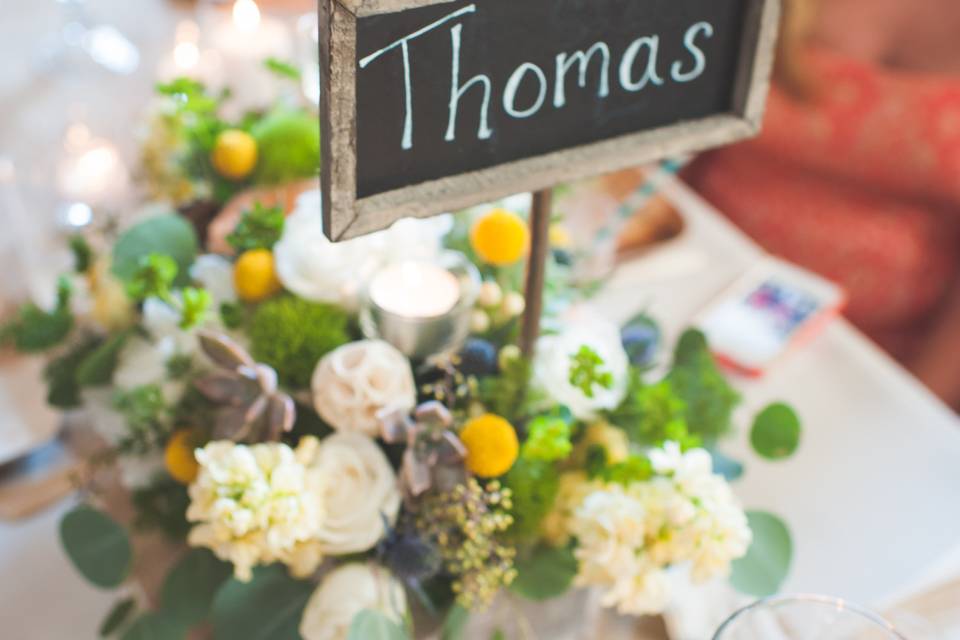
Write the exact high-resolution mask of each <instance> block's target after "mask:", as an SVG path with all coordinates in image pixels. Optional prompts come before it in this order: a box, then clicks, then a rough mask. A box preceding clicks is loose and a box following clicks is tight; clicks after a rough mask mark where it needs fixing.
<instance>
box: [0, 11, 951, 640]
mask: <svg viewBox="0 0 960 640" xmlns="http://www.w3.org/2000/svg"><path fill="white" fill-rule="evenodd" d="M0 2H2V3H3V4H4V5H6V4H7V3H8V2H12V0H0ZM90 5H91V8H92V9H93V11H94V12H95V13H99V15H101V16H102V17H108V18H109V19H110V21H111V22H114V23H116V24H117V25H119V26H120V27H121V29H123V30H124V31H125V32H126V33H127V34H128V35H130V36H131V37H132V38H133V39H134V40H135V41H136V42H137V44H138V46H140V48H141V53H142V55H143V60H144V62H143V65H142V67H141V72H140V73H139V74H138V75H135V76H132V77H127V78H120V77H116V76H111V75H110V74H108V73H107V72H105V71H103V72H101V71H99V70H97V69H86V70H85V71H84V74H73V73H62V74H56V75H53V76H43V77H38V76H35V75H32V74H31V72H30V67H29V65H28V64H22V65H21V64H9V65H6V66H5V67H4V69H3V70H2V72H0V154H8V155H10V156H11V157H12V158H13V159H14V160H16V162H17V163H18V167H22V171H21V175H22V176H25V181H24V183H25V198H26V199H27V200H28V202H29V203H30V204H31V206H33V207H35V210H36V212H37V215H38V216H48V219H52V215H53V207H54V205H55V201H54V199H53V198H52V197H51V196H50V194H49V176H50V172H51V171H52V168H53V164H52V163H53V160H52V158H53V156H54V150H56V149H57V148H58V144H59V140H60V137H61V135H62V132H63V130H64V127H65V126H66V124H67V122H68V119H67V118H68V116H69V115H70V113H73V112H84V113H86V114H87V116H88V119H89V120H90V121H91V123H92V126H93V127H94V128H95V130H96V131H97V132H98V133H100V134H101V135H105V136H107V137H110V138H111V139H113V140H114V141H116V142H118V144H120V146H121V149H122V150H123V151H124V153H125V155H126V157H127V158H128V160H131V161H132V159H133V158H134V154H135V139H134V137H133V136H131V135H130V134H131V132H132V131H133V130H135V129H136V123H137V122H139V118H140V117H142V115H143V113H144V109H145V106H146V104H147V100H148V97H149V92H150V87H151V85H152V77H151V73H150V70H151V69H152V68H153V67H155V64H156V61H157V60H158V59H159V56H160V54H161V52H163V51H166V50H167V48H168V47H169V46H170V44H171V42H172V38H173V35H172V34H173V26H174V25H175V23H176V20H177V19H179V17H182V16H183V15H185V13H184V12H185V9H183V8H182V5H171V4H168V3H165V2H161V1H160V0H137V2H134V3H131V2H120V1H119V0H92V1H91V2H90ZM177 6H180V7H181V8H179V9H178V8H176V7H177ZM4 8H8V9H9V10H8V11H7V12H5V15H7V16H8V18H9V19H5V20H4V21H3V22H2V24H0V43H2V44H0V47H2V50H0V53H3V54H4V55H5V59H7V60H22V59H24V56H25V55H28V54H29V52H30V51H31V50H32V49H33V47H34V46H35V44H36V42H37V36H38V34H42V33H45V32H47V31H48V30H50V29H52V28H53V27H54V26H55V25H56V24H57V13H56V6H55V3H53V2H35V3H18V5H17V7H16V10H14V9H13V8H12V7H4ZM91 83H94V84H95V85H96V86H97V87H98V91H97V92H91V91H89V87H90V86H93V85H92V84H91ZM71 105H75V106H71ZM663 181H664V189H665V192H666V193H667V194H668V196H669V198H670V199H671V200H672V202H674V204H675V205H676V206H677V207H678V208H679V209H680V210H681V211H682V212H683V213H684V216H685V217H686V219H687V221H688V228H687V230H686V232H685V233H684V234H683V235H682V236H681V237H680V238H678V239H676V240H674V241H672V242H670V243H668V244H666V245H664V246H662V247H660V248H658V249H655V250H654V251H652V252H650V253H648V254H646V255H644V256H643V257H642V258H641V259H638V260H635V261H631V262H629V263H627V264H625V265H623V266H622V267H621V268H620V269H618V271H617V272H616V273H615V274H614V276H613V278H612V279H611V281H610V283H609V285H608V286H607V288H606V290H605V291H604V292H603V293H602V294H601V295H600V297H599V299H598V304H600V305H601V306H602V307H603V309H604V310H605V311H607V312H608V313H609V314H610V315H611V316H614V317H615V318H617V319H626V318H627V317H629V316H630V315H632V314H633V313H635V312H637V311H640V310H646V311H648V312H650V313H652V314H653V315H654V316H656V317H658V318H660V319H662V320H665V321H666V329H667V332H668V334H669V338H670V339H673V338H675V337H676V336H677V335H678V334H679V332H680V331H681V330H682V329H683V327H684V326H685V324H686V322H688V321H689V319H690V318H692V317H693V316H694V315H695V314H696V312H697V311H698V310H700V309H701V308H703V306H704V305H706V304H707V303H708V302H709V301H710V300H711V299H712V298H713V297H714V296H716V295H717V294H718V293H719V292H720V291H722V290H723V289H724V288H725V287H727V286H728V285H729V284H730V283H731V282H732V281H733V280H734V279H735V278H736V277H737V276H738V274H740V273H742V272H743V270H744V269H745V268H747V267H748V266H749V265H750V264H751V262H752V261H754V260H756V259H757V258H758V256H760V255H761V252H760V250H759V249H758V248H757V247H756V246H755V245H754V244H753V243H751V242H750V241H749V240H748V239H747V238H745V237H743V236H742V235H741V234H740V233H739V232H737V231H736V230H735V229H733V228H732V227H731V226H730V225H729V224H727V223H726V222H725V221H724V220H723V219H722V217H720V216H719V215H718V214H717V213H716V212H715V211H713V210H712V209H711V208H710V207H709V206H707V205H706V204H705V203H703V202H702V201H700V200H699V199H698V198H697V197H696V196H695V195H694V194H692V193H691V192H689V191H688V190H687V189H686V188H685V187H683V186H682V185H681V184H679V183H678V182H676V181H674V180H671V179H669V178H666V177H664V178H663ZM738 384H739V386H740V388H741V390H742V391H743V393H744V397H745V406H744V409H743V410H744V415H746V414H747V413H748V412H751V411H755V410H756V409H758V408H760V407H762V406H764V405H765V404H767V403H769V402H772V401H776V400H781V399H783V400H788V401H789V402H790V403H791V404H793V405H794V406H796V407H797V408H798V410H799V412H800V414H801V417H802V418H803V420H804V424H805V431H804V437H803V442H802V445H801V448H800V451H799V453H798V455H797V456H796V457H795V458H793V459H791V460H789V461H787V462H782V463H763V462H759V461H757V460H756V459H755V458H753V457H751V456H750V455H749V453H748V449H749V446H748V444H747V442H746V439H745V433H744V432H743V431H741V433H739V434H738V436H737V437H736V439H735V440H734V441H733V442H732V443H731V444H730V445H729V450H728V453H730V454H731V455H735V456H739V457H741V458H742V459H745V460H748V461H749V464H748V470H747V474H746V475H745V477H744V478H743V479H742V480H741V481H740V482H739V483H738V485H737V491H738V493H739V495H740V496H741V497H742V499H743V501H744V502H745V504H746V505H747V506H748V507H750V508H765V509H769V510H771V511H775V512H777V513H779V514H781V515H783V516H784V517H785V519H786V520H787V521H788V523H789V524H790V527H791V529H792V531H793V533H794V536H795V541H796V559H795V563H794V567H793V571H792V574H791V576H790V578H789V580H788V583H787V585H786V589H787V590H790V591H815V592H824V593H832V594H836V595H841V596H844V597H848V598H851V599H854V600H858V601H860V602H864V603H867V604H872V605H875V606H885V605H888V604H890V603H893V602H897V601H900V600H901V599H902V598H904V597H906V596H909V595H911V594H913V593H916V592H918V591H919V590H921V589H922V588H923V587H925V586H928V585H929V584H931V583H932V582H934V581H935V579H937V578H949V577H953V576H955V575H960V572H958V571H955V567H956V566H960V562H957V561H958V560H960V552H958V550H957V548H958V545H960V509H957V508H956V495H957V491H956V487H958V486H960V464H958V463H957V462H958V461H960V429H958V427H960V423H958V420H957V418H956V417H955V416H954V414H953V413H952V412H950V411H949V410H947V409H946V408H945V407H943V406H942V405H941V404H940V403H939V402H938V401H937V400H936V399H935V398H933V397H932V396H931V395H930V394H929V393H927V392H926V391H925V390H924V389H923V388H922V387H920V385H919V384H917V383H916V382H915V381H914V380H913V379H912V378H911V377H910V376H909V375H908V374H906V373H905V372H904V371H903V370H901V369H900V368H899V367H898V366H897V365H896V364H895V363H893V362H892V361H890V360H889V359H888V358H887V357H886V356H884V355H883V354H882V353H881V352H880V351H879V350H877V349H876V348H875V347H873V346H872V345H871V344H870V343H869V342H867V341H866V340H865V338H863V337H862V336H861V335H860V334H859V333H858V332H856V331H855V330H854V329H853V328H852V327H850V326H849V325H848V324H847V323H846V322H844V321H836V322H834V323H833V324H831V325H830V326H829V327H828V328H827V329H826V330H825V331H824V333H823V334H822V335H820V336H819V337H818V338H817V339H816V340H815V341H814V342H812V343H811V344H810V345H808V346H807V347H805V348H804V349H803V350H801V351H798V352H797V353H795V354H792V355H791V356H790V357H788V358H787V359H786V360H784V361H783V362H782V363H780V364H779V365H778V366H777V367H776V368H775V369H774V370H773V371H772V372H771V373H770V374H769V375H768V376H766V377H765V378H764V379H762V380H759V381H750V382H746V381H743V382H739V383H738ZM41 395H42V394H41V393H40V392H39V391H38V393H37V397H38V398H40V397H41ZM5 397H9V396H4V395H3V394H0V398H5ZM21 400H23V396H21ZM13 415H15V412H13V411H12V410H10V409H9V408H7V407H3V406H0V417H2V418H3V419H4V420H7V419H10V418H11V416H13ZM69 506H70V505H69V503H64V504H61V505H58V506H57V507H55V508H53V509H50V510H48V511H46V512H44V513H41V514H40V515H38V516H36V517H34V518H31V519H29V520H26V521H20V522H14V523H6V522H0V575H3V576H8V577H9V576H16V579H5V580H2V581H0V619H3V620H4V624H5V630H6V631H7V632H8V633H9V634H11V635H10V637H16V638H18V640H34V639H36V640H59V639H60V638H64V639H66V638H71V639H73V638H77V639H80V640H83V639H85V638H94V637H95V636H96V628H97V626H98V624H99V622H100V620H101V619H102V617H103V615H104V614H105V613H106V611H107V610H108V609H109V608H110V606H111V605H112V604H113V602H115V601H116V600H117V599H118V597H119V595H118V594H116V593H110V592H102V591H98V590H96V589H93V588H91V587H89V586H87V585H86V584H85V583H84V582H83V581H82V580H81V579H80V578H79V576H78V575H77V574H76V573H75V571H74V570H73V569H72V567H70V566H69V564H68V561H67V559H66V557H65V556H64V554H63V551H62V550H61V548H60V546H59V541H58V539H57V523H58V521H59V518H60V516H61V515H62V513H63V512H64V511H65V510H66V509H68V508H69ZM954 601H955V599H954ZM947 608H949V607H947ZM945 625H946V623H944V626H941V631H942V632H943V633H942V634H941V635H940V636H937V637H941V638H943V639H944V640H946V639H947V638H951V639H952V638H960V634H956V635H953V633H955V632H952V631H948V629H947V626H945ZM684 640H685V639H684Z"/></svg>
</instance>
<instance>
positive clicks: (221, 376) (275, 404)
mask: <svg viewBox="0 0 960 640" xmlns="http://www.w3.org/2000/svg"><path fill="white" fill-rule="evenodd" d="M197 337H198V339H199V341H200V347H201V348H202V349H203V352H204V353H205V354H206V355H207V357H208V358H209V359H210V360H211V361H212V362H213V364H214V365H216V370H215V371H213V372H212V373H209V374H207V375H205V376H203V377H201V378H198V379H197V380H196V381H195V382H194V385H195V386H196V388H197V390H198V391H200V393H202V394H203V395H204V396H205V397H206V398H207V399H209V400H210V401H211V402H214V403H216V404H217V405H219V406H220V408H219V410H218V411H217V418H216V424H215V426H214V434H213V435H214V438H216V439H220V440H233V441H234V442H265V441H277V440H280V438H281V436H282V435H283V433H284V432H287V431H290V430H291V429H292V428H293V423H294V420H295V419H296V407H295V405H294V403H293V399H292V398H291V397H290V396H289V395H287V394H286V393H284V392H283V391H281V390H280V388H279V386H278V383H277V372H276V371H274V370H273V369H272V368H271V367H269V366H267V365H265V364H261V363H257V362H256V361H254V359H253V358H252V357H251V356H250V354H249V353H247V351H246V350H245V349H244V348H243V347H241V346H240V345H239V344H237V343H236V342H234V341H233V340H231V339H230V338H228V337H227V336H225V335H223V334H222V333H217V332H214V331H200V332H198V333H197Z"/></svg>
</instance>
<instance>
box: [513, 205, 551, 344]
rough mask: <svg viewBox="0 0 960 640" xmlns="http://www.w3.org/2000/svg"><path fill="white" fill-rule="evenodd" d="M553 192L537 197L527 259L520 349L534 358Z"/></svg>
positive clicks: (532, 215) (548, 246)
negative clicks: (525, 301)
mask: <svg viewBox="0 0 960 640" xmlns="http://www.w3.org/2000/svg"><path fill="white" fill-rule="evenodd" d="M552 204H553V191H552V190H550V189H545V190H543V191H537V192H535V193H534V194H533V208H532V210H531V212H530V233H531V235H530V257H529V259H528V260H527V281H526V288H525V289H524V295H525V297H526V300H527V304H526V309H525V310H524V312H523V328H522V332H521V334H520V349H522V350H523V355H525V356H527V357H530V356H532V355H533V349H534V346H535V345H536V343H537V338H538V337H539V336H540V316H541V315H542V314H543V285H544V280H545V278H546V271H547V252H548V251H549V250H550V213H551V209H552Z"/></svg>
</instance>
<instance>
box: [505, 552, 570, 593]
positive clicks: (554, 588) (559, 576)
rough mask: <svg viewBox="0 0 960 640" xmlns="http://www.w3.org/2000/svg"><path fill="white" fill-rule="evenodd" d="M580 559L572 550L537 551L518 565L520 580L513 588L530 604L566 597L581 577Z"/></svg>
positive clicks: (517, 580) (515, 581)
mask: <svg viewBox="0 0 960 640" xmlns="http://www.w3.org/2000/svg"><path fill="white" fill-rule="evenodd" d="M577 570H578V566H577V559H576V558H574V557H573V552H572V551H570V550H569V549H549V548H540V549H537V550H536V551H535V552H534V553H533V555H532V556H530V557H529V558H527V559H525V560H522V561H520V562H518V563H517V579H516V580H514V581H513V584H512V585H510V588H511V589H512V590H513V591H514V592H516V593H518V594H520V595H521V596H523V597H524V598H528V599H530V600H547V599H549V598H555V597H557V596H560V595H563V594H564V593H565V592H566V591H567V589H569V588H570V584H571V583H572V582H573V579H574V577H576V575H577Z"/></svg>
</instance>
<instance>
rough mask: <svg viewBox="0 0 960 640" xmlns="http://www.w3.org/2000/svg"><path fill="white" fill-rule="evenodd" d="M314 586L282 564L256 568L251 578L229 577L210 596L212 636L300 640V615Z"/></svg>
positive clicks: (230, 639) (229, 639)
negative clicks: (292, 576) (213, 595)
mask: <svg viewBox="0 0 960 640" xmlns="http://www.w3.org/2000/svg"><path fill="white" fill-rule="evenodd" d="M313 589H314V585H313V583H311V582H307V581H305V580H295V579H293V578H291V577H290V576H289V575H288V574H287V570H286V569H285V568H284V567H283V566H281V565H272V566H269V567H262V568H259V569H257V570H255V571H254V573H253V578H252V579H251V580H250V582H240V581H239V580H237V579H235V578H231V579H230V580H228V581H227V582H225V583H224V584H223V586H221V587H220V589H219V590H218V591H217V595H216V596H215V597H214V600H213V609H212V612H211V620H212V622H213V637H214V640H300V631H299V627H300V618H301V617H302V615H303V609H304V607H305V606H306V604H307V600H309V599H310V595H311V593H313Z"/></svg>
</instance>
